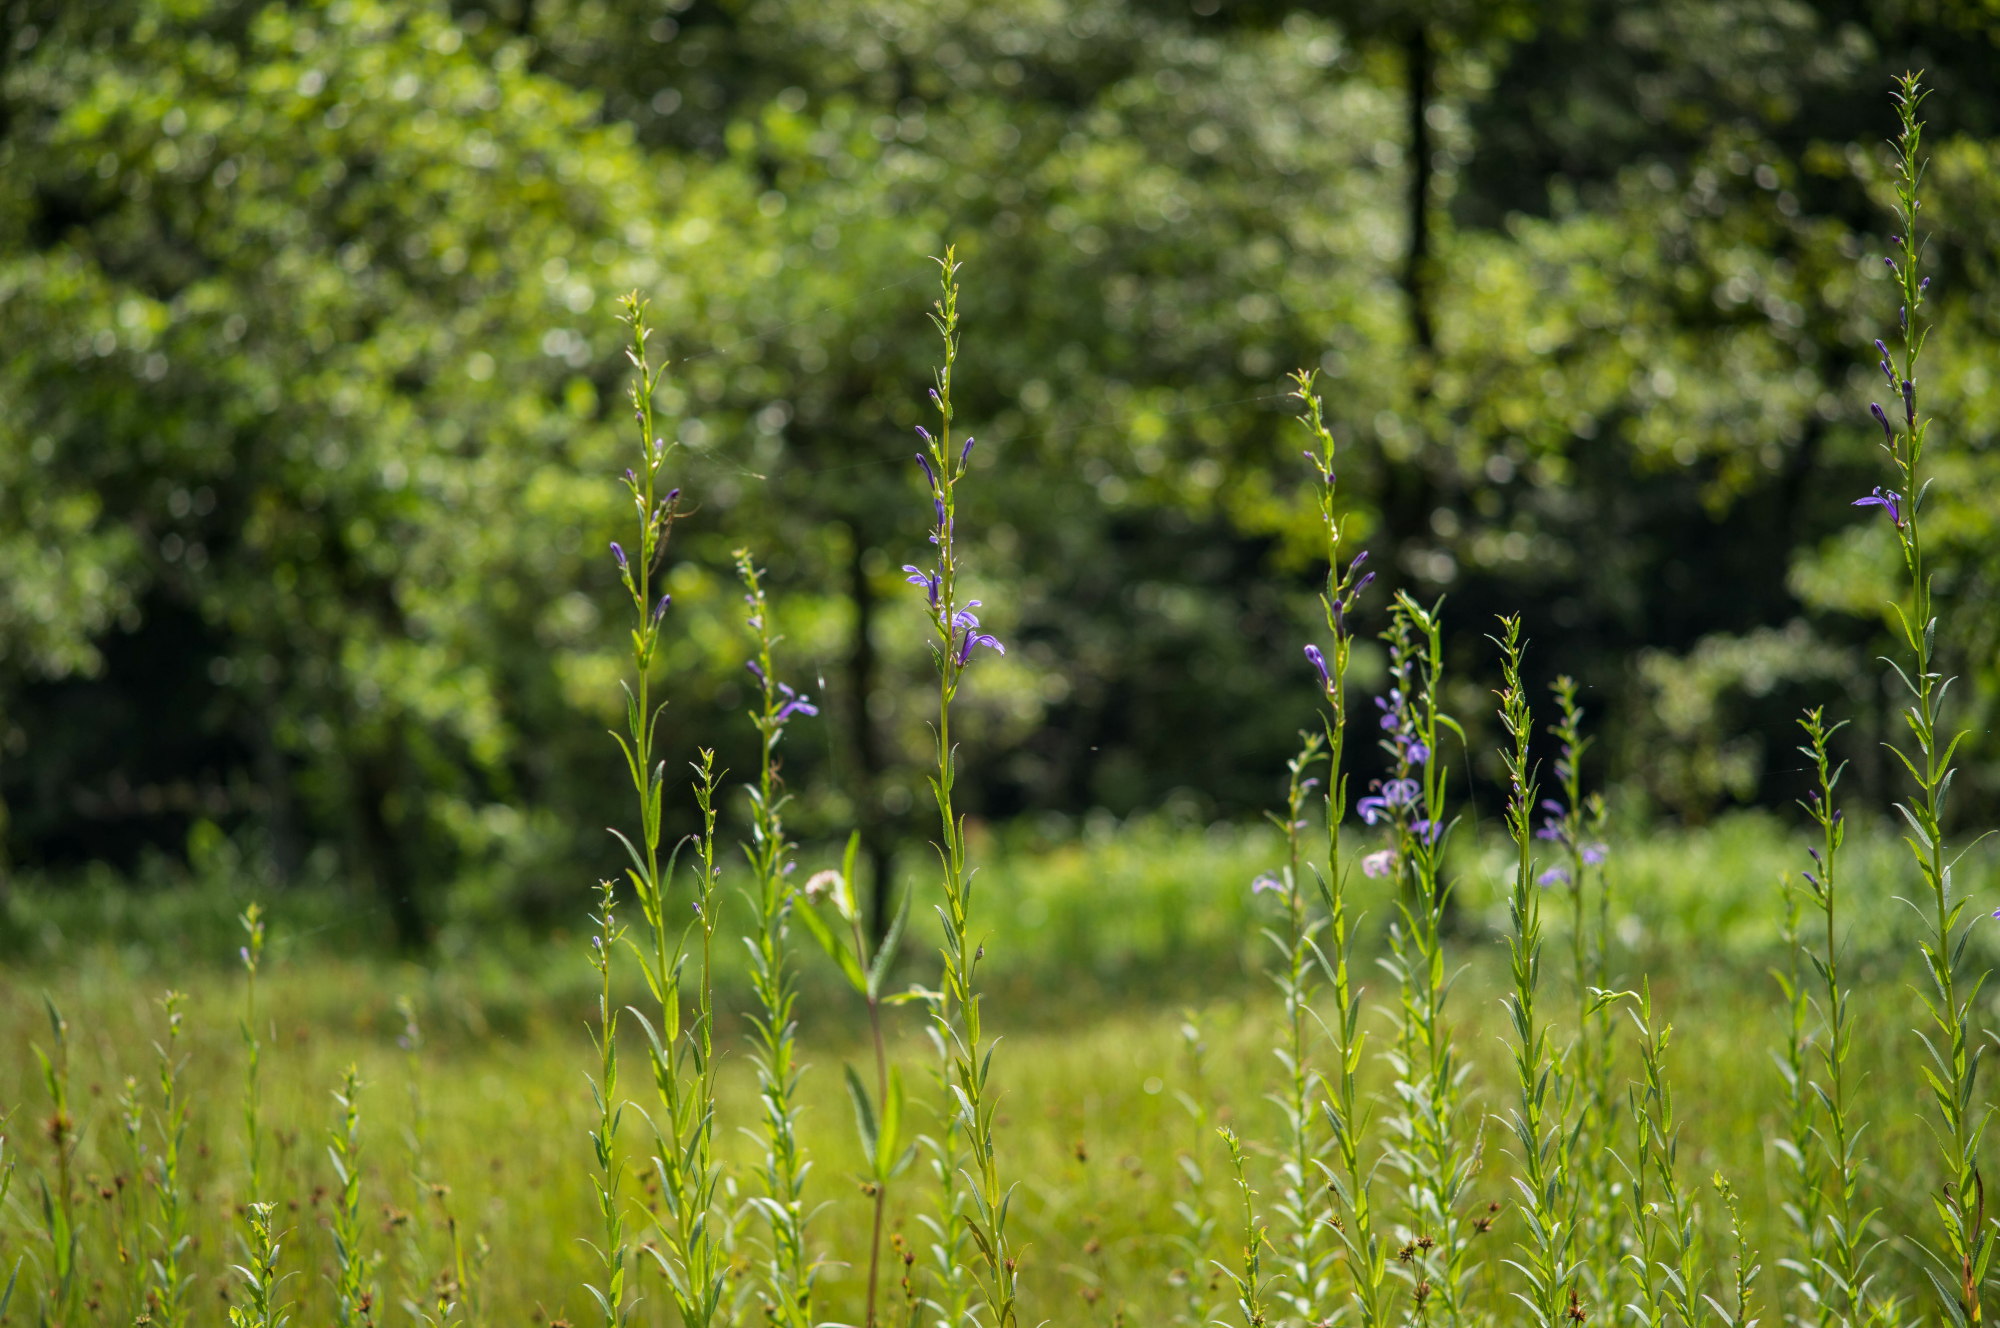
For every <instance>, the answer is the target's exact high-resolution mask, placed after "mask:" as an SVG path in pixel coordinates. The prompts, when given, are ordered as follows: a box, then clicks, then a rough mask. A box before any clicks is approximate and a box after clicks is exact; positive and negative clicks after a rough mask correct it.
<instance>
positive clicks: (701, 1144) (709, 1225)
mask: <svg viewBox="0 0 2000 1328" xmlns="http://www.w3.org/2000/svg"><path fill="white" fill-rule="evenodd" d="M623 308H624V316H625V322H626V325H627V327H628V328H629V330H630V332H631V341H630V344H629V345H628V346H627V349H626V356H627V358H628V359H629V360H630V362H631V365H632V369H633V383H632V390H631V403H632V415H633V419H634V421H635V422H636V423H637V425H638V426H639V441H640V448H639V451H640V456H639V464H638V466H636V467H634V468H631V469H628V470H627V471H626V472H625V489H626V493H627V496H628V497H629V498H630V499H631V502H632V508H633V513H634V515H635V517H636V519H637V525H638V534H637V538H636V540H635V542H634V546H633V550H632V552H631V553H629V554H628V553H627V552H626V551H625V548H624V547H623V546H622V545H621V544H618V543H616V542H613V544H612V545H611V555H612V559H613V561H615V562H616V563H617V566H618V575H619V579H620V580H621V581H622V582H623V584H624V586H625V591H626V594H627V595H628V596H629V597H630V599H631V601H632V607H633V614H634V619H635V621H634V624H633V627H632V631H631V643H632V669H633V676H632V679H631V680H630V681H629V682H628V683H627V684H626V690H625V703H626V704H625V718H626V732H625V733H624V734H623V735H617V741H618V745H619V748H620V750H621V751H622V752H623V753H624V756H625V767H626V771H627V773H628V774H629V775H630V776H631V779H632V787H633V791H634V793H635V794H636V795H637V797H638V803H639V825H638V831H637V837H636V838H634V837H633V836H629V835H626V834H623V833H621V832H618V831H613V833H614V834H616V835H617V836H618V839H619V842H620V843H622V844H623V845H624V847H625V851H626V855H627V857H628V858H629V859H630V860H631V865H630V867H629V868H628V869H627V873H626V875H627V877H628V879H629V880H630V881H631V884H632V889H633V893H634V894H635V895H636V896H637V898H638V901H639V911H640V913H641V914H642V915H643V916H644V919H645V923H646V934H645V935H644V936H643V937H642V938H639V939H636V940H635V941H634V942H633V943H632V949H633V951H634V953H635V954H636V955H637V956H638V958H639V960H640V967H641V969H642V970H643V972H644V974H645V978H646V985H647V987H648V989H649V990H650V992H651V994H652V998H653V1003H654V1015H653V1017H652V1018H648V1017H647V1016H646V1015H644V1014H639V1015H638V1018H639V1022H640V1023H641V1025H642V1026H643V1027H644V1029H645V1033H646V1054H647V1065H648V1068H649V1069H650V1070H651V1072H652V1078H653V1086H654V1091H655V1093H656V1095H657V1097H658V1099H659V1101H658V1114H657V1115H654V1116H650V1117H649V1118H648V1119H649V1121H650V1123H651V1125H652V1130H653V1135H654V1142H655V1149H654V1153H653V1158H652V1164H653V1168H654V1170H655V1172H656V1173H657V1175H658V1178H659V1182H660V1188H661V1192H662V1197H663V1199H664V1201H665V1208H666V1211H665V1213H664V1214H662V1216H661V1219H660V1236H661V1240H660V1242H659V1243H658V1244H657V1245H654V1244H651V1243H648V1245H647V1247H646V1248H647V1249H648V1251H649V1252H650V1253H651V1254H652V1256H653V1258H654V1260H655V1261H656V1262H657V1264H658V1266H659V1268H660V1271H661V1272H662V1274H664V1276H665V1277H666V1280H667V1285H668V1287H669V1289H670V1291H671V1293H672V1296H673V1300H674V1306H675V1309H676V1311H677V1312H678V1313H679V1315H680V1318H681V1322H682V1323H683V1324H684V1325H685V1326H686V1328H707V1326H708V1325H709V1324H710V1323H712V1322H714V1321H715V1319H716V1317H717V1315H718V1313H719V1312H720V1311H721V1308H722V1302H723V1295H724V1292H725V1289H726V1286H725V1283H726V1279H727V1277H728V1259H727V1256H726V1253H725V1251H724V1248H723V1238H722V1232H721V1229H720V1224H719V1222H718V1221H717V1220H716V1213H715V1201H716V1191H717V1188H718V1186H719V1183H720V1170H719V1168H718V1166H717V1164H716V1161H715V1149H714V1134H715V1042H714V1038H715V978H714V962H713V961H714V951H715V931H716V920H717V919H716V880H717V868H716V864H715V790H716V787H717V786H718V785H719V784H720V782H721V780H722V777H723V776H722V772H720V771H718V770H717V769H716V766H715V753H714V752H713V751H711V750H707V749H700V750H699V751H698V754H697V760H696V761H695V762H694V772H695V779H694V797H695V804H696V807H697V810H698V812H699V816H700V829H699V830H698V831H696V832H695V833H694V834H693V835H692V836H691V837H690V839H689V840H687V841H684V842H685V843H686V844H688V845H690V846H691V847H692V848H693V851H694V858H695V864H694V877H695V880H694V888H693V891H692V893H691V897H690V898H689V900H688V910H689V912H688V913H686V914H682V915H681V916H680V919H679V920H676V918H675V917H673V916H670V915H669V910H668V887H669V884H670V880H671V877H672V875H673V869H674V865H675V863H676V862H677V860H678V856H679V852H680V850H679V848H678V847H677V848H676V849H674V850H673V851H672V853H671V854H669V855H668V856H667V858H666V861H665V862H662V854H661V839H662V835H663V833H664V821H665V810H664V802H665V788H666V762H665V761H664V760H662V759H660V758H659V757H657V756H656V755H655V735H656V730H657V727H658V723H659V712H660V710H661V709H663V708H664V703H660V704H659V705H655V704H654V702H653V698H652V674H653V668H654V665H655V664H656V663H657V662H658V659H659V651H660V627H661V623H662V622H663V621H664V620H665V618H666V614H667V609H668V607H669V606H670V605H671V603H672V601H673V597H672V596H671V595H669V594H667V593H665V592H664V591H663V590H662V589H661V587H660V583H661V579H662V578H661V569H662V567H663V565H664V563H665V559H666V553H667V543H668V540H669V538H670V537H671V536H672V534H673V527H674V522H675V521H676V520H677V519H678V518H679V516H680V506H679V503H680V490H679V489H677V488H664V487H663V483H662V478H661V470H662V467H663V466H664V465H665V463H666V459H667V456H668V453H669V451H670V450H671V449H670V445H669V444H668V443H667V441H666V439H665V438H664V437H662V436H661V435H660V434H659V432H658V429H657V427H656V425H657V421H656V419H655V415H654V395H655V393H656V392H657V390H658V388H659V384H660V380H661V378H662V377H664V375H665V373H666V365H665V364H660V365H658V366H655V365H654V364H653V363H652V360H651V358H650V355H651V352H650V350H649V348H648V345H647V343H648V342H649V341H650V339H651V337H652V329H651V328H650V326H648V324H647V321H646V304H645V301H643V300H641V299H640V298H639V297H638V296H637V295H631V296H627V297H626V298H625V301H624V305H623ZM690 937H692V938H693V939H694V941H695V944H696V947H697V948H696V952H695V955H694V958H695V961H696V964H697V972H696V974H695V978H694V984H693V985H694V1010H693V1012H692V1017H691V1018H687V1017H684V1012H683V1008H682V996H681V985H682V977H683V972H684V969H685V966H686V963H687V960H688V959H689V957H690V956H689V953H688V943H689V940H690Z"/></svg>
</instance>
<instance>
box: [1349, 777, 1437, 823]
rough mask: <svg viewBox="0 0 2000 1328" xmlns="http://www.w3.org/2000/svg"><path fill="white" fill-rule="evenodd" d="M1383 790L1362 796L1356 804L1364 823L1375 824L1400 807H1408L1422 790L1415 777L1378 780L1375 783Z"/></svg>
mask: <svg viewBox="0 0 2000 1328" xmlns="http://www.w3.org/2000/svg"><path fill="white" fill-rule="evenodd" d="M1374 786H1375V787H1376V788H1378V789H1380V790H1381V792H1380V793H1377V794H1371V795H1370V796H1368V797H1365V798H1362V799H1361V800H1360V801H1358V802H1356V803H1355V804H1354V810H1355V811H1357V812H1359V813H1360V814H1361V820H1362V822H1363V824H1366V825H1375V824H1376V823H1378V822H1380V821H1382V820H1383V819H1384V818H1386V817H1388V816H1389V815H1390V813H1391V812H1393V811H1394V810H1395V809H1396V808H1398V807H1408V806H1410V805H1411V804H1413V803H1415V802H1416V800H1417V795H1418V793H1419V792H1420V791H1421V790H1420V789H1419V788H1418V785H1417V781H1416V780H1414V779H1392V780H1390V781H1388V782H1387V783H1383V782H1382V781H1380V780H1377V781H1376V782H1375V785H1374Z"/></svg>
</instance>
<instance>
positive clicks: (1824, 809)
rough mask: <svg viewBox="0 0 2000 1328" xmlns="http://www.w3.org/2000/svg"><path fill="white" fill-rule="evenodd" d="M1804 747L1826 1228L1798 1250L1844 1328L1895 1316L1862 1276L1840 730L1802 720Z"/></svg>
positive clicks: (1816, 716)
mask: <svg viewBox="0 0 2000 1328" xmlns="http://www.w3.org/2000/svg"><path fill="white" fill-rule="evenodd" d="M1800 725H1801V727H1802V728H1803V729H1804V731H1805V735H1806V742H1805V744H1804V745H1803V746H1801V747H1800V748H1799V751H1800V752H1801V753H1802V754H1803V755H1804V756H1805V758H1806V759H1807V761H1809V762H1810V763H1811V768H1812V770H1813V775H1814V784H1813V787H1812V789H1811V790H1810V791H1809V792H1808V793H1807V795H1806V797H1805V798H1804V799H1803V802H1802V805H1803V806H1804V807H1805V810H1806V814H1807V815H1808V816H1809V817H1811V818H1812V821H1813V824H1814V827H1815V828H1816V829H1817V830H1818V831H1819V843H1817V844H1815V845H1813V846H1811V847H1809V848H1808V849H1807V853H1808V854H1810V856H1811V858H1812V864H1813V865H1812V868H1811V869H1810V870H1807V871H1804V872H1801V873H1800V877H1801V880H1802V881H1803V883H1804V895H1805V898H1806V899H1807V900H1809V901H1810V902H1811V904H1812V905H1813V910H1814V912H1815V913H1816V914H1817V918H1816V921H1817V923H1818V943H1817V945H1816V947H1813V948H1806V949H1805V950H1804V953H1805V956H1806V959H1807V961H1808V962H1809V963H1810V964H1811V966H1812V968H1813V971H1814V974H1815V976H1816V977H1817V978H1818V995H1817V1003H1818V1007H1819V1015H1820V1020H1821V1022H1822V1024H1823V1027H1824V1032H1823V1034H1822V1036H1821V1037H1820V1038H1819V1040H1818V1041H1819V1053H1820V1075H1819V1078H1818V1079H1817V1080H1815V1082H1814V1083H1813V1101H1814V1103H1815V1104H1816V1106H1817V1111H1816V1112H1815V1125H1814V1134H1815V1136H1816V1140H1817V1142H1818V1144H1819V1145H1820V1149H1821V1150H1822V1151H1823V1159H1822V1160H1823V1164H1824V1165H1823V1166H1815V1167H1813V1168H1812V1169H1811V1172H1810V1179H1811V1180H1812V1181H1814V1182H1816V1184H1815V1188H1816V1190H1817V1191H1818V1193H1817V1195H1816V1196H1814V1200H1812V1201H1808V1203H1807V1204H1806V1205H1804V1206H1806V1207H1823V1208H1824V1213H1823V1223H1824V1226H1823V1230H1820V1231H1815V1232H1812V1233H1810V1235H1809V1238H1808V1241H1807V1245H1806V1249H1805V1251H1804V1253H1805V1255H1806V1256H1807V1258H1808V1259H1809V1260H1810V1268H1809V1270H1808V1271H1807V1273H1806V1280H1807V1283H1808V1284H1809V1285H1810V1286H1811V1287H1812V1289H1813V1291H1814V1293H1815V1300H1816V1302H1817V1304H1818V1305H1819V1306H1820V1308H1821V1311H1822V1313H1823V1314H1825V1315H1826V1316H1827V1321H1828V1322H1830V1323H1833V1324H1839V1325H1849V1324H1858V1323H1862V1322H1864V1321H1874V1322H1882V1321H1885V1320H1886V1319H1889V1318H1893V1317H1894V1316H1893V1314H1892V1313H1890V1312H1888V1311H1887V1309H1886V1308H1885V1307H1884V1306H1882V1305H1880V1304H1877V1303H1875V1302H1874V1300H1873V1298H1872V1296H1871V1293H1870V1285H1871V1281H1872V1276H1871V1274H1870V1272H1869V1264H1870V1262H1871V1258H1872V1256H1873V1255H1874V1253H1875V1251H1876V1250H1877V1248H1878V1242H1877V1241H1876V1240H1875V1238H1874V1237H1873V1236H1872V1235H1871V1234H1870V1228H1871V1227H1872V1226H1873V1224H1874V1220H1875V1210H1873V1209H1871V1208H1865V1207H1863V1204H1862V1200H1861V1197H1860V1188H1861V1172H1862V1167H1863V1161H1862V1158H1861V1155H1860V1152H1859V1150H1858V1147H1857V1145H1858V1142H1859V1139H1860V1136H1861V1132H1862V1129H1863V1127H1864V1125H1865V1122H1861V1121H1857V1120H1855V1119H1854V1117H1853V1104H1852V1101H1851V1097H1850V1089H1851V1087H1852V1085H1851V1083H1850V1077H1851V1076H1850V1074H1849V1072H1848V1068H1847V1062H1848V1059H1849V1058H1850V1057H1851V1056H1852V1054H1853V1051H1854V1010H1853V1004H1852V992H1851V990H1850V989H1849V986H1848V984H1847V982H1846V981H1844V980H1843V977H1842V970H1841V956H1840V949H1841V946H1840V929H1839V918H1840V903H1841V895H1840V885H1841V872H1840V850H1841V845H1842V844H1843V842H1844V841H1845V839H1846V836H1847V824H1846V821H1845V818H1844V817H1843V816H1842V814H1841V810H1840V808H1838V807H1837V806H1835V805H1834V791H1835V789H1836V788H1837V786H1838V785H1839V783H1840V776H1841V772H1842V769H1843V767H1842V766H1841V765H1839V764H1837V763H1835V761H1834V759H1833V757H1832V756H1831V754H1830V753H1829V751H1828V744H1829V742H1830V741H1831V740H1832V738H1833V736H1834V734H1835V732H1837V731H1838V730H1839V728H1840V727H1841V726H1840V725H1838V724H1831V725H1830V724H1828V723H1827V722H1826V718H1825V715H1824V713H1823V712H1822V711H1820V710H1817V709H1815V710H1811V711H1808V712H1807V713H1806V716H1805V718H1804V719H1803V720H1801V721H1800Z"/></svg>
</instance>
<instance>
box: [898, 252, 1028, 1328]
mask: <svg viewBox="0 0 2000 1328" xmlns="http://www.w3.org/2000/svg"><path fill="white" fill-rule="evenodd" d="M938 267H939V270H940V273H941V281H940V293H939V297H938V299H937V301H936V302H935V304H934V305H933V312H932V314H931V322H932V324H933V325H934V326H935V327H936V328H937V332H938V335H939V337H940V338H941V339H942V341H943V343H944V345H943V349H944V363H943V364H942V365H941V366H940V367H939V368H938V370H937V377H936V383H935V385H934V386H933V387H932V388H931V405H932V406H933V407H934V408H935V409H936V410H937V413H938V430H937V432H936V433H932V432H930V431H929V430H928V429H925V428H922V427H921V426H920V427H919V428H918V430H917V435H918V437H919V438H920V439H921V440H922V441H923V450H922V451H920V452H918V453H917V465H918V467H919V468H920V469H921V470H922V471H923V475H924V479H925V482H926V484H927V485H928V487H929V489H930V498H931V507H932V513H933V516H934V518H935V519H934V521H933V524H932V527H931V535H930V540H931V543H932V544H933V545H934V546H935V547H936V549H937V564H936V566H935V567H933V568H931V569H929V570H925V569H923V568H919V567H915V566H908V567H905V568H904V571H906V572H907V573H908V574H909V578H908V579H909V581H910V582H911V584H913V585H916V586H918V587H920V588H921V589H922V590H923V591H924V599H925V604H924V612H925V616H926V618H927V620H928V622H929V625H930V631H931V636H932V641H931V659H932V662H933V664H934V665H935V666H936V669H937V676H938V717H937V726H936V738H937V762H936V773H935V774H933V775H932V776H931V780H930V784H931V792H932V794H933V796H934V797H935V798H936V801H937V809H938V827H939V829H938V834H939V841H938V843H937V845H936V847H937V851H938V858H939V860H940V862H941V864H942V866H943V868H944V903H943V904H942V906H940V908H939V909H938V916H939V918H940V919H941V920H942V922H943V923H944V975H943V981H942V982H941V983H940V984H939V999H937V1000H935V1001H934V1002H932V1014H933V1018H934V1020H935V1023H936V1025H937V1030H938V1033H939V1036H940V1038H941V1039H942V1040H943V1042H944V1044H945V1046H946V1048H947V1054H948V1056H949V1059H950V1063H951V1092H952V1099H953V1102H954V1104H955V1107H956V1111H957V1117H958V1127H959V1129H960V1131H961V1132H962V1138H963V1140H964V1145H965V1150H966V1168H965V1170H966V1179H967V1182H968V1198H969V1199H970V1202H971V1209H970V1211H969V1212H967V1213H966V1214H965V1215H964V1221H965V1225H966V1231H967V1233H968V1234H969V1235H970V1236H971V1238H972V1241H973V1243H974V1244H975V1245H977V1246H978V1247H979V1253H980V1256H981V1260H982V1263H983V1267H984V1269H985V1276H984V1278H983V1281H984V1291H985V1294H986V1302H987V1310H988V1312H989V1313H990V1314H991V1315H992V1316H993V1321H994V1323H995V1324H997V1325H998V1328H1014V1325H1015V1322H1016V1318H1017V1313H1018V1310H1017V1299H1018V1296H1017V1290H1016V1288H1017V1283H1018V1279H1019V1272H1020V1262H1019V1258H1018V1256H1017V1255H1016V1253H1015V1249H1014V1243H1013V1238H1012V1236H1011V1235H1010V1233H1009V1230H1008V1222H1007V1220H1008V1215H1009V1211H1010V1209H1011V1207H1012V1204H1013V1191H1012V1187H1010V1186H1008V1185H1006V1184H1005V1183H1004V1182H1003V1181H1002V1180H1001V1175H1000V1164H999V1158H998V1156H997V1154H996V1150H995V1148H994V1142H993V1117H994V1113H995V1111H996V1109H997V1098H996V1095H995V1093H994V1089H993V1084H992V1080H991V1073H992V1067H993V1049H992V1047H991V1045H990V1044H989V1043H988V1041H987V1038H986V1030H985V1023H984V1019H983V1015H982V1011H981V1008H980V993H979V981H978V973H979V962H980V960H981V959H983V958H984V957H985V954H986V948H985V946H984V945H983V944H982V943H981V942H980V941H979V940H977V939H976V938H975V937H974V935H973V932H972V926H973V917H974V914H973V899H974V894H973V877H972V870H971V867H970V865H969V864H968V862H967V860H966V847H965V821H964V819H963V817H962V816H961V815H960V814H959V812H958V810H957V805H956V803H955V801H954V791H955V788H956V784H957V752H956V750H955V749H954V748H953V746H952V739H951V706H952V701H953V700H954V699H955V698H956V697H957V695H958V689H959V686H960V684H961V683H962V682H963V681H964V679H965V674H966V670H967V669H969V668H970V667H971V666H972V663H973V658H974V655H975V653H976V652H977V651H979V650H981V649H987V650H992V651H994V652H995V653H998V654H1005V653H1006V647H1005V646H1003V645H1002V644H1001V643H1000V642H999V640H998V639H997V638H995V637H994V636H993V634H992V633H990V632H986V631H982V630H981V628H980V623H979V618H978V616H977V615H976V614H974V613H973V610H974V609H976V608H979V607H980V603H979V601H978V600H976V599H969V598H965V597H964V596H963V595H962V594H961V591H960V588H959V578H960V574H961V571H962V563H961V556H960V553H959V548H958V529H957V527H958V486H959V483H960V482H961V481H962V480H963V479H964V478H965V475H966V472H967V467H968V464H969V462H970V461H971V459H972V446H973V439H972V437H971V436H970V435H967V436H966V438H965V440H964V442H962V443H955V442H954V440H953V437H952V427H953V413H952V410H953V408H952V396H951V392H952V376H953V374H954V373H955V372H956V370H957V367H958V338H959V333H958V293H959V291H958V269H959V264H958V261H957V258H956V255H955V253H954V251H953V250H951V249H946V250H945V253H944V257H943V258H942V259H939V260H938Z"/></svg>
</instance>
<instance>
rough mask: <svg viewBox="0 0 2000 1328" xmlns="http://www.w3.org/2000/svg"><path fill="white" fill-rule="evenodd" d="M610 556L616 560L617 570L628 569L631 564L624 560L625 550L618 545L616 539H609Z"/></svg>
mask: <svg viewBox="0 0 2000 1328" xmlns="http://www.w3.org/2000/svg"><path fill="white" fill-rule="evenodd" d="M611 556H612V557H613V558H616V559H617V560H618V570H619V571H621V572H623V571H626V570H628V569H630V567H631V564H630V563H628V562H626V561H625V550H624V549H622V548H620V547H619V544H618V541H617V540H612V541H611Z"/></svg>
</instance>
